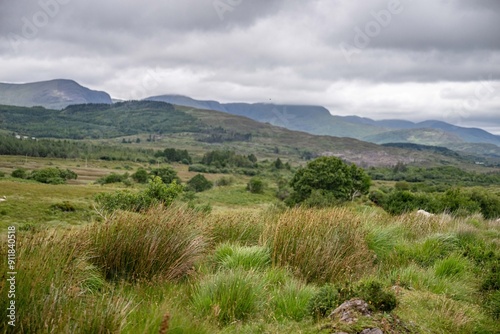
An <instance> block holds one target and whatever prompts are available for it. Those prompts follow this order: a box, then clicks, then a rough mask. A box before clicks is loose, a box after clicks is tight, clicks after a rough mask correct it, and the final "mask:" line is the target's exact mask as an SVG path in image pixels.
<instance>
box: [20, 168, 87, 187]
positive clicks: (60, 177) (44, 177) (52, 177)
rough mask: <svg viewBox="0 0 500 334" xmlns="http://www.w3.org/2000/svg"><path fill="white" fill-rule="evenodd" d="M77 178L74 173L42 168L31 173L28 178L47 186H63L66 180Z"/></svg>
mask: <svg viewBox="0 0 500 334" xmlns="http://www.w3.org/2000/svg"><path fill="white" fill-rule="evenodd" d="M77 177H78V176H77V174H76V173H75V172H73V171H71V170H69V169H66V170H63V169H59V168H52V167H50V168H44V169H39V170H34V171H33V172H31V174H30V176H29V178H30V179H33V180H35V181H38V182H41V183H48V184H63V183H66V180H71V179H76V178H77Z"/></svg>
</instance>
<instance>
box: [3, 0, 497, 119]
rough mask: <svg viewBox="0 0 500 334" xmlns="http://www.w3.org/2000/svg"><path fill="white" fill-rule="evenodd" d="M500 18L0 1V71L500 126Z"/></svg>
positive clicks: (220, 1) (25, 78)
mask: <svg viewBox="0 0 500 334" xmlns="http://www.w3.org/2000/svg"><path fill="white" fill-rule="evenodd" d="M498 31H500V4H499V2H498V1H495V0H478V1H467V0H419V1H417V0H373V1H369V2H361V1H356V2H355V1H348V0H311V1H307V2H306V1H298V0H287V1H285V0H272V1H270V0H252V1H250V0H184V1H173V0H168V1H157V0H145V1H141V2H138V1H130V0H121V1H118V0H106V1H95V0H89V1H79V0H38V1H36V0H27V1H22V2H21V1H15V2H14V1H1V2H0V82H31V81H38V80H47V79H52V78H57V77H66V78H71V79H74V80H76V81H78V82H80V83H82V84H83V85H85V86H89V87H92V88H94V89H99V90H105V91H107V92H109V93H111V94H112V95H113V96H115V97H119V98H125V99H129V98H142V97H146V96H151V95H160V94H166V93H170V94H172V93H177V94H184V95H189V96H193V97H195V98H199V99H217V100H221V101H223V102H231V101H246V102H259V101H263V102H266V101H269V100H272V101H273V102H277V103H297V104H315V105H325V106H326V107H328V108H329V109H330V111H331V112H332V113H336V114H343V115H348V114H358V115H360V116H367V117H371V118H376V119H381V118H394V117H397V118H409V119H412V120H423V119H429V118H437V119H444V120H446V121H451V122H455V123H458V124H461V125H467V124H469V123H470V124H472V123H474V125H475V126H478V125H482V126H485V125H490V126H500V124H499V123H500V120H499V119H500V117H498V116H497V115H498V112H499V111H500V97H499V96H500V81H499V80H500V67H499V66H498V64H499V63H500V38H499V37H498ZM492 120H493V123H492ZM495 123H496V125H495Z"/></svg>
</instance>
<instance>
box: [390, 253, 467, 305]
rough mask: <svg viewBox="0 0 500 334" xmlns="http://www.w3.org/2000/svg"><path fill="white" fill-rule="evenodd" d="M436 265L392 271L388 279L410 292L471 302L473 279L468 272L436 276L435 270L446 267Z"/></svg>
mask: <svg viewBox="0 0 500 334" xmlns="http://www.w3.org/2000/svg"><path fill="white" fill-rule="evenodd" d="M442 261H444V262H442V263H447V261H446V260H442ZM460 262H461V261H460ZM436 264H437V265H438V266H437V267H430V268H422V267H419V266H418V265H416V264H415V263H413V264H410V265H408V266H406V267H401V268H399V269H396V270H394V271H393V272H391V273H390V275H389V277H390V278H391V280H392V281H393V282H394V283H397V284H399V285H400V286H402V287H404V288H408V289H412V290H417V291H422V292H424V291H430V292H432V293H435V294H439V295H446V296H447V297H448V298H453V299H455V300H471V299H472V298H473V297H474V293H475V291H474V284H475V283H474V277H473V276H472V275H471V274H470V273H469V272H467V271H465V269H464V271H463V272H460V276H456V275H455V276H445V275H442V274H437V273H436V268H442V267H444V268H446V265H444V266H443V265H442V264H440V263H438V262H437V263H436ZM455 272H456V271H455Z"/></svg>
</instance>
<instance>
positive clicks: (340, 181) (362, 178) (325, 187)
mask: <svg viewBox="0 0 500 334" xmlns="http://www.w3.org/2000/svg"><path fill="white" fill-rule="evenodd" d="M370 183H371V180H370V178H369V177H368V175H367V174H366V173H365V172H364V170H363V169H361V168H358V167H357V166H356V165H354V164H353V165H349V164H347V163H345V162H343V161H342V160H340V159H339V158H337V157H320V158H317V159H315V160H314V161H311V162H310V163H309V164H308V165H307V166H306V167H304V168H301V169H299V170H298V171H297V172H296V173H295V175H294V176H293V178H292V180H291V182H290V185H291V187H292V189H293V192H292V194H291V196H290V197H289V199H288V200H287V202H288V204H290V205H294V204H298V203H302V202H304V201H305V200H307V199H308V198H309V197H310V196H311V194H312V193H313V191H314V190H319V191H321V192H322V193H323V194H328V196H329V197H333V198H335V199H336V200H337V201H339V202H342V201H348V200H352V199H354V198H355V197H357V196H359V195H362V194H366V193H368V190H369V189H370Z"/></svg>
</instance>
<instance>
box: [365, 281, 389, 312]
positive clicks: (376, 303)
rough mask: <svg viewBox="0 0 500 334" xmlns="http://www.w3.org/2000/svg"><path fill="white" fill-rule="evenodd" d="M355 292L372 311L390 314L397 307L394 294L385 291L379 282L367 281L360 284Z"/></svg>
mask: <svg viewBox="0 0 500 334" xmlns="http://www.w3.org/2000/svg"><path fill="white" fill-rule="evenodd" d="M356 290H357V291H358V293H357V294H358V296H359V297H360V298H361V299H363V300H364V301H366V302H367V303H368V305H370V306H371V308H372V309H374V310H377V311H382V312H390V311H392V310H393V309H395V308H396V306H397V301H396V295H395V294H394V292H392V291H390V292H388V291H385V290H384V289H383V287H382V284H381V283H380V282H377V281H369V282H366V283H362V284H360V285H359V286H358V287H357V289H356Z"/></svg>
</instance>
